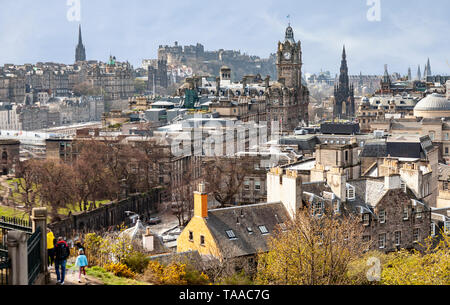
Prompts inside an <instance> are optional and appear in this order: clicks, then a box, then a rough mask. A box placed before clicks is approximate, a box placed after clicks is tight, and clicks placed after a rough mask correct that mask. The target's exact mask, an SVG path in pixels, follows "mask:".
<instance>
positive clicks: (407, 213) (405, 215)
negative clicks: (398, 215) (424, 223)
mask: <svg viewBox="0 0 450 305" xmlns="http://www.w3.org/2000/svg"><path fill="white" fill-rule="evenodd" d="M408 219H409V208H408V207H404V208H403V220H408Z"/></svg>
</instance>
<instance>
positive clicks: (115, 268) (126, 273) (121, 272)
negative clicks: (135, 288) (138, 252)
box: [105, 263, 136, 279]
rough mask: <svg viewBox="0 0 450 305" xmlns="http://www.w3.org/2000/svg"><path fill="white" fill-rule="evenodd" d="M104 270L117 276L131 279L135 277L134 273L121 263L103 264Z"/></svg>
mask: <svg viewBox="0 0 450 305" xmlns="http://www.w3.org/2000/svg"><path fill="white" fill-rule="evenodd" d="M105 270H106V271H108V272H111V273H113V274H114V275H116V276H119V277H125V278H130V279H133V278H135V276H136V274H135V273H134V272H133V271H131V270H130V268H128V267H127V265H125V264H121V263H116V264H114V263H110V264H107V265H106V266H105Z"/></svg>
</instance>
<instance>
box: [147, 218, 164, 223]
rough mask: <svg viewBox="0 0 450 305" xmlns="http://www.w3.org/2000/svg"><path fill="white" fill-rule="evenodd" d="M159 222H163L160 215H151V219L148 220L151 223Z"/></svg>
mask: <svg viewBox="0 0 450 305" xmlns="http://www.w3.org/2000/svg"><path fill="white" fill-rule="evenodd" d="M159 223H161V218H159V217H150V219H149V220H148V224H149V225H157V224H159Z"/></svg>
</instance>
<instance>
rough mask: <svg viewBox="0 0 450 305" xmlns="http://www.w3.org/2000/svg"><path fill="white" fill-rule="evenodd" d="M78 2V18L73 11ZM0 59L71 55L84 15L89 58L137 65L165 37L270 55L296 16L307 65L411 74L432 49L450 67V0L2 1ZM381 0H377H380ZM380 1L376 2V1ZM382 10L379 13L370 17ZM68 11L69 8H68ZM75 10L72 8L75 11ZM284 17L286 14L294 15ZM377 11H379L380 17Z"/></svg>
mask: <svg viewBox="0 0 450 305" xmlns="http://www.w3.org/2000/svg"><path fill="white" fill-rule="evenodd" d="M77 2H79V3H80V5H79V7H80V10H79V12H80V14H79V20H78V18H77V14H72V13H73V12H76V11H77V10H76V8H77ZM0 3H1V6H0V7H1V9H0V65H3V64H5V63H13V64H24V63H36V62H50V61H51V62H59V63H66V64H71V63H73V62H74V57H75V47H76V44H77V42H78V37H77V36H78V25H79V24H81V26H82V31H83V42H84V45H85V47H86V53H87V59H88V60H101V61H107V59H108V58H109V55H110V54H112V55H114V56H116V57H117V59H118V60H119V61H129V62H130V63H131V64H133V65H134V67H135V68H137V67H140V66H141V63H142V60H143V59H149V58H156V57H157V48H158V46H159V45H173V44H174V42H175V41H178V43H179V44H180V45H191V44H193V45H195V44H196V43H197V42H199V43H201V44H203V45H204V46H205V49H206V50H218V49H226V50H232V49H233V50H240V51H241V52H242V53H247V54H250V55H257V56H260V57H262V58H267V57H268V56H269V55H270V53H275V52H276V49H277V43H278V41H280V40H283V39H284V34H285V29H286V26H287V24H288V22H289V21H290V23H291V26H292V27H293V29H294V35H295V39H296V40H300V41H301V43H302V50H303V62H304V66H303V71H304V72H307V73H317V72H320V71H321V70H323V71H331V72H332V73H333V74H334V73H338V71H339V66H340V59H341V54H342V46H343V45H344V44H345V46H346V52H347V59H348V66H349V73H350V74H359V73H360V72H361V73H363V74H382V73H383V72H384V65H385V64H387V65H388V68H389V72H391V73H392V72H398V73H401V74H406V73H407V70H408V67H411V70H412V73H413V75H415V74H416V72H417V67H418V65H419V64H420V65H421V70H422V72H423V67H424V65H425V63H426V61H427V59H428V58H430V61H431V68H432V72H433V74H441V75H450V21H449V18H448V12H450V1H449V0H432V1H424V0H343V1H336V0H315V1H311V0H309V1H307V0H290V1H287V0H277V1H275V0H257V1H254V0H226V1H217V0H209V1H205V0H183V1H180V0H164V1H162V0H158V1H155V0H127V1H124V0H39V1H35V0H15V1H11V0H0ZM374 3H375V4H374ZM377 3H379V8H380V9H379V10H378V9H377V8H378V5H377ZM368 12H370V13H373V12H375V14H371V15H370V16H375V17H377V19H376V20H374V19H373V18H371V17H370V16H369V18H368ZM68 15H69V17H68ZM74 16H75V17H74ZM287 16H290V18H289V19H288V18H287ZM378 17H379V18H378Z"/></svg>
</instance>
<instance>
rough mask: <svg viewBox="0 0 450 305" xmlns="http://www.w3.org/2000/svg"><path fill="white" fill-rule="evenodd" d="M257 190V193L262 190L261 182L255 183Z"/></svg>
mask: <svg viewBox="0 0 450 305" xmlns="http://www.w3.org/2000/svg"><path fill="white" fill-rule="evenodd" d="M255 190H256V191H259V190H261V182H259V181H255Z"/></svg>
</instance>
